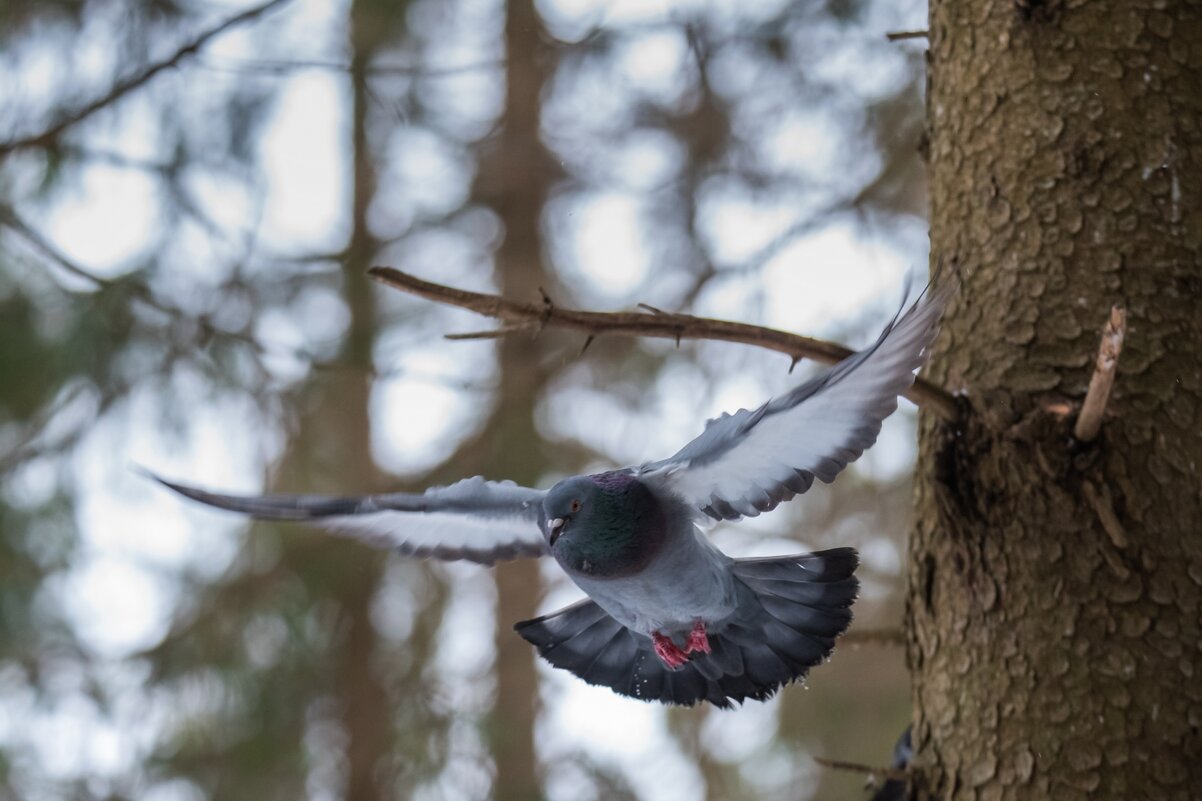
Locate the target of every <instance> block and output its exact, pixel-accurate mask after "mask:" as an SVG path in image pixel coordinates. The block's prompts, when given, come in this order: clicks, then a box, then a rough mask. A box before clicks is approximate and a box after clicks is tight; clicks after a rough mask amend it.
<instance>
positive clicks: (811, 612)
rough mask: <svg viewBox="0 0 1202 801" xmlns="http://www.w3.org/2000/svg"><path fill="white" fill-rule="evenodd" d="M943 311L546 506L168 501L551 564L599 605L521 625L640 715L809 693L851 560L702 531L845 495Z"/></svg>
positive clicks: (848, 590) (427, 547) (535, 496)
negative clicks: (799, 690)
mask: <svg viewBox="0 0 1202 801" xmlns="http://www.w3.org/2000/svg"><path fill="white" fill-rule="evenodd" d="M947 295H948V291H947V290H946V289H945V290H941V291H938V292H934V293H929V294H928V293H924V295H923V296H922V297H920V298H919V300H918V301H917V302H915V304H914V305H913V306H911V307H910V309H909V310H907V311H906V313H905V314H903V315H899V318H898V319H896V320H895V321H894V322H893V323H891V324H890V325H889V326H888V327H887V328H886V329H885V331H884V333H882V334H881V336H880V338H879V339H878V340H877V342H876V344H874V345H873V346H872V347H871V348H868V349H867V350H864V351H861V352H860V353H857V354H854V355H852V356H850V357H848V358H847V359H845V360H844V361H843V362H841V363H839V364H838V365H836V366H835V367H833V368H831V369H830V370H828V371H826V372H824V373H823V374H821V375H819V376H818V377H816V378H814V379H812V380H810V381H807V382H806V383H804V384H801V385H800V386H798V387H797V388H795V389H794V390H793V391H791V392H789V393H787V394H785V395H783V396H781V397H779V398H776V399H773V400H771V401H769V402H768V403H766V404H764V405H763V406H761V407H760V408H758V409H756V410H754V411H748V410H746V409H741V410H739V411H738V412H736V413H734V414H727V415H722V416H721V417H719V418H717V419H716V420H711V421H710V422H709V423H708V424H707V426H706V429H705V431H704V432H702V434H701V435H700V436H699V437H697V438H696V439H694V440H693V441H692V442H690V443H688V444H687V445H686V446H685V447H684V448H682V449H681V450H680V451H679V452H678V453H677V454H676V455H675V456H672V457H671V458H669V459H664V460H661V461H658V462H648V463H646V464H643V465H640V466H637V467H629V468H625V469H622V470H615V471H611V472H606V473H598V474H594V475H588V476H574V477H572V478H568V479H565V480H564V481H561V482H559V483H558V484H556V485H555V486H554V487H552V488H551V489H550V490H547V491H541V490H534V489H528V488H525V487H519V486H517V485H515V484H513V483H512V482H507V481H501V482H493V481H485V480H484V479H482V478H478V477H477V478H471V479H466V480H464V481H460V482H458V483H456V484H453V485H451V486H448V487H435V488H432V489H429V490H427V491H426V492H424V493H421V494H405V493H396V494H390V495H372V496H367V497H362V498H327V497H321V496H295V495H266V496H255V497H239V496H231V495H217V494H214V493H210V492H205V491H203V490H199V489H195V488H192V487H186V486H183V485H179V484H172V483H169V482H165V481H164V482H163V483H164V484H166V485H167V486H168V487H171V488H172V489H174V490H176V491H177V492H180V493H181V494H183V495H186V496H188V497H190V498H193V499H195V500H198V501H202V502H204V503H207V504H210V505H213V506H218V507H221V508H224V509H230V510H233V511H238V512H242V513H245V514H250V515H253V516H255V517H258V518H263V519H275V520H297V521H307V522H311V523H317V524H319V525H322V526H324V527H326V528H328V529H330V530H331V531H333V532H335V533H338V534H345V535H348V536H352V537H355V538H358V539H363V540H367V541H369V542H372V543H374V544H378V545H383V546H387V547H390V548H394V549H396V550H399V551H401V552H402V553H406V554H410V555H415V556H433V557H437V558H442V559H470V560H472V561H476V562H480V563H484V564H491V563H493V562H495V561H496V560H498V559H511V558H515V557H521V556H546V555H550V556H552V557H553V558H554V559H555V560H556V561H557V562H558V563H559V564H560V566H561V567H562V568H563V569H564V571H565V572H566V573H567V574H568V576H569V577H570V578H571V579H572V581H574V582H575V583H576V584H577V586H579V587H580V589H582V590H583V591H584V592H585V593H586V594H587V595H588V598H586V599H585V600H583V601H581V602H579V603H577V604H573V605H572V606H569V607H567V608H566V609H562V610H560V611H558V612H555V613H552V614H550V615H545V616H543V617H540V618H537V619H534V620H528V621H524V622H522V623H519V624H517V626H516V628H517V630H518V633H519V634H521V635H522V636H523V637H524V638H526V639H527V640H529V641H530V642H531V643H533V644H534V645H535V646H537V647H538V650H539V653H540V654H541V655H542V656H543V658H544V659H546V660H547V661H548V662H550V663H551V664H552V665H554V666H556V667H559V668H563V669H565V670H568V671H571V672H572V673H575V674H576V675H578V676H580V677H581V678H583V679H585V680H586V681H588V682H591V683H593V684H601V685H604V686H607V687H611V688H613V689H614V690H615V691H616V692H619V693H622V694H624V695H629V696H632V697H635V698H641V699H645V700H658V701H663V702H667V703H677V704H693V703H696V702H698V701H701V700H705V701H709V702H711V703H713V704H715V705H717V706H728V705H730V703H731V702H732V701H743V700H744V699H747V698H755V699H762V698H766V697H768V696H770V695H771V694H772V693H774V692H776V690H778V689H779V688H780V687H781V686H782V685H784V684H786V683H788V682H791V681H795V680H798V679H800V678H802V677H804V676H805V674H806V671H807V670H808V669H809V668H810V667H812V666H814V665H816V664H818V663H819V662H821V661H822V660H823V659H825V658H826V657H827V656H828V655H829V654H830V652H831V650H832V648H833V647H834V643H835V638H836V637H838V636H839V635H840V634H841V633H842V632H843V631H844V629H846V628H847V625H848V623H849V622H850V621H851V610H850V607H851V604H852V602H853V601H854V600H855V596H856V592H857V588H858V583H857V581H856V579H855V577H854V576H853V572H854V571H855V568H856V564H857V559H856V554H855V551H854V550H852V549H850V548H836V549H833V550H829V551H822V552H818V553H811V554H795V555H790V556H780V557H772V558H767V559H732V558H731V557H729V556H727V555H726V554H724V553H722V552H721V551H719V550H718V549H717V548H716V547H715V546H714V545H713V544H712V543H711V542H710V541H709V539H708V538H707V537H706V536H705V535H704V534H703V533H702V531H701V530H700V528H699V527H698V523H699V522H701V521H702V520H706V519H710V518H712V519H718V520H737V519H739V518H741V517H754V516H756V515H758V514H760V513H761V512H766V511H769V510H771V509H773V508H775V507H776V506H777V505H778V504H780V503H782V502H784V501H787V500H789V499H790V498H792V497H793V496H794V495H797V494H800V493H803V492H805V491H806V490H808V489H809V487H810V485H811V484H812V483H813V481H814V479H815V478H817V479H819V480H822V481H824V482H830V481H833V480H834V478H835V476H836V475H837V474H838V473H839V472H840V471H841V470H842V469H843V468H844V467H846V466H847V464H848V463H849V462H851V461H854V460H855V459H856V458H858V457H859V455H860V454H861V453H862V452H863V451H864V450H865V449H866V448H868V447H869V446H870V445H871V444H872V443H873V442H874V441H875V439H876V436H877V433H878V432H879V431H880V426H881V421H882V420H883V419H884V418H885V417H887V416H888V415H889V414H890V413H891V412H892V411H893V410H894V409H895V408H896V406H897V396H898V394H900V393H901V392H903V391H904V390H905V389H906V388H907V387H909V386H910V384H911V383H912V382H913V380H914V371H915V370H916V369H917V368H918V367H919V366H921V364H922V362H923V359H924V357H925V354H926V350H927V348H928V346H929V345H930V342H931V340H932V339H933V338H934V335H935V330H936V325H937V323H938V320H939V316H940V313H941V312H942V309H943V305H944V303H945V301H946V298H947ZM159 480H160V481H162V479H159Z"/></svg>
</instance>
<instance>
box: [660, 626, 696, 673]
mask: <svg viewBox="0 0 1202 801" xmlns="http://www.w3.org/2000/svg"><path fill="white" fill-rule="evenodd" d="M651 642H652V644H653V645H654V646H655V655H656V656H658V657H659V661H661V662H663V663H664V664H665V665H667V666H668V669H669V670H676V668H678V667H680V666H681V665H683V664H684V663H685V662H688V661H689V654H688V651H682V650H681V649H680V647H679V646H677V645H676V643H674V642H672V638H671V637H666V636H664V635H663V634H660V633H659V632H658V631H655V632H652V633H651Z"/></svg>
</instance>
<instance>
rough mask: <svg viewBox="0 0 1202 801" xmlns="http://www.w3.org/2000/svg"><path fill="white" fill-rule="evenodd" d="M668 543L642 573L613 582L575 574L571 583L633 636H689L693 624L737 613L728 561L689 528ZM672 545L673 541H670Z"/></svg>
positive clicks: (614, 578) (721, 618) (612, 579)
mask: <svg viewBox="0 0 1202 801" xmlns="http://www.w3.org/2000/svg"><path fill="white" fill-rule="evenodd" d="M689 529H690V530H689V531H688V532H687V533H684V532H682V536H681V537H679V538H668V539H669V542H667V543H666V544H665V547H664V548H662V549H661V550H660V551H659V552H658V553H657V554H656V555H655V556H654V558H652V559H651V560H650V561H649V563H648V565H647V566H646V567H645V568H644V569H643V570H641V571H638V572H636V573H631V574H627V575H622V576H617V577H601V576H592V575H588V574H579V573H577V574H573V573H571V572H569V575H570V576H571V578H572V580H573V581H574V582H576V585H577V586H578V587H580V589H582V590H584V591H585V592H586V593H588V595H589V596H590V597H591V598H592V599H593V600H594V601H596V602H597V604H598V605H599V606H600V607H601V608H602V609H604V610H605V611H606V612H608V613H609V614H610V615H611V616H612V617H613V618H614V619H615V620H617V621H618V622H619V623H621V624H622V625H624V626H626V627H627V628H629V629H632V630H633V631H636V632H639V633H641V634H650V633H651V632H654V631H659V632H663V633H665V634H669V635H675V634H687V632H688V631H689V630H690V629H691V628H692V626H693V623H694V622H696V621H697V620H704V621H706V622H707V623H710V622H713V621H718V620H723V619H725V618H727V617H729V616H730V614H731V613H732V612H733V611H734V608H735V601H736V598H735V586H734V578H733V574H732V573H731V571H730V560H729V558H728V557H726V556H725V555H724V554H723V553H722V552H721V551H718V550H717V549H716V548H714V547H713V546H712V545H711V544H710V543H709V542H708V541H707V540H705V539H704V536H703V535H702V534H701V533H700V532H698V531H697V530H696V529H695V528H694V527H693V526H692V525H690V526H689ZM673 540H674V541H673Z"/></svg>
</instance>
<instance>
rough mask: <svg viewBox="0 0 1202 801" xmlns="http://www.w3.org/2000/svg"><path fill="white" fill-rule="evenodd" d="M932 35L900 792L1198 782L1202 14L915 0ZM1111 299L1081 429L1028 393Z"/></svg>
mask: <svg viewBox="0 0 1202 801" xmlns="http://www.w3.org/2000/svg"><path fill="white" fill-rule="evenodd" d="M930 45H931V54H930V86H929V94H928V126H929V134H930V177H931V213H932V227H931V245H932V251H933V254H934V256H935V257H937V258H938V257H941V258H942V259H943V260H944V261H945V262H947V263H951V264H955V265H958V267H959V271H960V274H961V277H962V281H963V290H962V292H961V294H960V297H959V298H958V300H957V302H956V303H955V304H954V307H953V308H952V310H951V311H950V313H949V314H948V317H947V321H946V325H945V327H944V330H943V333H942V335H941V337H940V340H939V343H938V346H937V352H936V356H935V359H934V361H933V369H932V377H933V378H934V379H935V380H936V381H938V382H944V383H945V384H946V385H947V386H949V387H952V388H958V387H962V388H964V389H965V390H966V391H967V406H969V407H971V408H970V409H968V416H967V422H966V423H965V424H964V425H963V427H962V429H961V430H959V431H953V430H952V429H951V428H950V427H949V426H948V425H947V424H944V423H942V422H937V421H934V420H932V419H931V418H930V416H929V415H926V416H925V417H926V419H925V420H924V425H923V434H922V443H921V455H920V468H919V478H918V502H919V513H918V515H917V517H918V520H919V521H920V522H919V524H918V527H917V529H916V531H915V533H914V537H913V540H912V546H911V558H912V562H911V579H910V582H909V603H908V608H909V615H910V622H911V641H910V643H909V658H910V661H911V666H912V669H913V673H914V708H915V744H916V746H917V751H918V759H917V763H916V768H917V773H916V780H915V785H916V793H917V797H918V798H921V799H926V798H955V799H960V798H987V799H1004V798H1015V799H1017V798H1022V799H1042V798H1057V799H1073V798H1085V797H1087V796H1088V797H1090V798H1099V799H1133V798H1158V799H1159V798H1181V799H1186V798H1190V797H1197V794H1198V793H1199V791H1200V788H1202V739H1200V736H1199V726H1200V725H1202V645H1200V643H1202V630H1200V622H1199V615H1200V610H1202V533H1200V529H1202V416H1200V413H1199V409H1200V406H1202V366H1200V365H1202V357H1200V356H1199V354H1200V353H1202V323H1200V322H1199V312H1200V311H1202V308H1200V307H1202V303H1200V299H1202V269H1200V267H1202V258H1200V252H1202V133H1200V132H1202V6H1199V5H1197V4H1186V3H1167V2H1153V1H1151V0H1149V1H1148V2H1097V3H1089V4H1082V3H1077V2H1037V1H1036V0H1026V1H1025V2H1019V3H1008V2H989V1H988V0H967V1H966V0H939V1H938V2H933V3H932V7H931V20H930ZM1116 301H1122V302H1125V303H1126V305H1127V309H1128V333H1127V341H1126V345H1125V350H1124V352H1123V354H1122V358H1121V360H1120V363H1119V373H1118V380H1117V383H1116V385H1115V390H1114V394H1113V396H1112V397H1111V401H1110V406H1109V413H1110V414H1109V416H1108V417H1107V419H1106V420H1105V422H1104V424H1103V427H1102V434H1101V437H1100V438H1099V439H1098V440H1096V441H1094V442H1093V443H1091V444H1089V445H1088V446H1084V445H1079V444H1077V443H1075V442H1074V441H1073V440H1072V438H1071V435H1070V432H1071V423H1072V420H1071V416H1070V417H1068V418H1065V417H1063V416H1057V415H1056V414H1054V413H1053V412H1051V411H1049V410H1048V408H1047V406H1048V405H1049V403H1051V402H1054V401H1063V400H1065V399H1068V400H1070V401H1072V402H1074V403H1079V402H1080V401H1081V398H1082V396H1083V395H1084V392H1085V389H1086V386H1087V384H1088V382H1089V377H1090V371H1091V369H1092V365H1093V361H1094V357H1095V354H1096V351H1097V345H1098V331H1099V329H1100V328H1101V326H1102V324H1103V323H1104V322H1105V320H1106V318H1107V315H1108V311H1109V309H1110V306H1111V304H1112V303H1114V302H1116ZM1116 523H1117V524H1118V525H1120V526H1121V527H1122V529H1123V533H1125V535H1126V539H1127V540H1128V541H1129V544H1127V545H1126V547H1121V542H1122V537H1116V536H1113V534H1114V531H1115V529H1114V526H1115V524H1116ZM1107 526H1109V527H1110V528H1111V532H1112V533H1111V535H1108V533H1107V530H1106V529H1107ZM1116 542H1117V543H1120V545H1116Z"/></svg>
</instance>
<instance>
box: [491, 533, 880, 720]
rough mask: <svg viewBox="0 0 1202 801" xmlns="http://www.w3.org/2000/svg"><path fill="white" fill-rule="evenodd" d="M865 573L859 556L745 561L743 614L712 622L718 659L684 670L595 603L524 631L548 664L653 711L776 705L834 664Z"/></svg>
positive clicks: (711, 656)
mask: <svg viewBox="0 0 1202 801" xmlns="http://www.w3.org/2000/svg"><path fill="white" fill-rule="evenodd" d="M856 564H857V559H856V553H855V551H854V550H852V549H851V548H836V549H833V550H829V551H821V552H818V553H809V554H798V555H794V556H779V557H771V558H768V559H737V560H735V561H734V566H733V570H734V575H735V578H736V581H737V583H738V586H739V591H740V593H741V595H742V597H741V598H740V599H739V604H738V606H737V608H736V609H735V611H734V613H732V614H731V615H730V617H729V618H728V619H727V620H721V621H710V622H709V644H710V647H711V649H712V650H711V652H710V653H708V654H697V655H695V656H693V658H692V659H690V660H689V661H688V662H687V663H686V664H685V665H683V666H682V667H680V668H679V669H677V670H670V669H668V668H667V667H665V666H664V664H663V663H662V662H660V660H659V659H658V658H657V657H656V656H655V652H654V650H653V649H652V642H651V638H650V637H648V636H646V635H645V634H639V633H636V632H633V631H631V630H630V629H629V628H627V627H626V626H624V625H622V624H621V623H619V622H618V621H617V620H615V619H614V618H612V617H610V615H609V614H608V613H607V612H605V610H603V609H602V608H601V607H600V606H598V605H597V604H596V602H594V601H592V600H588V599H586V600H584V601H580V602H579V603H576V604H573V605H572V606H569V607H568V608H566V609H563V610H560V611H559V612H555V613H553V614H550V615H545V616H543V617H540V618H535V619H534V620H526V621H523V622H521V623H518V624H517V625H516V626H515V627H514V628H515V629H517V632H518V634H521V635H522V637H524V638H525V639H526V640H528V641H529V642H531V643H532V644H533V645H535V646H536V647H537V648H538V652H539V655H540V656H542V657H543V659H545V660H547V661H548V662H550V663H551V664H552V665H554V666H555V667H557V668H562V669H564V670H567V671H570V672H572V673H575V674H576V675H577V676H579V677H580V678H582V679H584V680H585V681H587V682H588V683H590V684H598V685H602V686H605V687H609V688H611V689H613V690H614V691H615V692H618V693H621V694H622V695H628V696H630V697H632V698H639V699H642V700H645V701H662V702H665V703H672V704H683V705H686V706H687V705H692V704H695V703H697V702H698V701H708V702H710V703H711V704H714V705H715V706H721V707H727V706H730V705H731V703H732V702H742V701H745V700H747V699H749V698H751V699H756V700H761V699H764V698H767V697H769V696H770V695H772V694H773V693H775V692H776V691H777V690H778V689H780V688H781V687H782V686H783V685H785V684H787V683H789V682H791V681H796V680H799V679H801V678H803V677H804V676H805V674H806V671H808V670H809V669H810V668H811V667H813V666H814V665H817V664H818V663H820V662H821V661H822V660H823V659H825V658H826V657H827V656H829V655H830V653H831V649H832V648H834V645H835V638H836V637H838V636H839V635H840V634H841V633H842V632H843V630H844V629H846V628H847V625H848V623H850V622H851V609H850V608H849V607H850V606H851V604H852V601H854V600H855V597H856V592H857V590H858V587H859V582H857V581H856V578H855V576H853V575H852V573H853V571H854V570H855V569H856Z"/></svg>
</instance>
